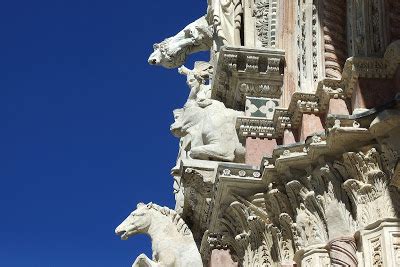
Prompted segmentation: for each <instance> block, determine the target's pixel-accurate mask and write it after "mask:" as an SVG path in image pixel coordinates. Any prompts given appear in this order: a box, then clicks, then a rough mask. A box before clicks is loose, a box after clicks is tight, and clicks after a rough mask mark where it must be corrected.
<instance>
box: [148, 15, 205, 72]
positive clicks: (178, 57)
mask: <svg viewBox="0 0 400 267" xmlns="http://www.w3.org/2000/svg"><path fill="white" fill-rule="evenodd" d="M211 29H212V27H211V26H210V25H209V24H208V22H207V20H206V18H205V17H201V18H200V19H198V20H196V21H194V22H192V23H190V24H189V25H187V26H186V27H185V28H184V29H183V30H181V31H180V32H178V33H177V34H176V35H175V36H173V37H170V38H167V39H165V40H164V41H162V42H161V43H157V44H154V46H153V49H154V52H153V53H152V54H151V55H150V57H149V59H148V62H149V64H151V65H161V66H163V67H165V68H169V69H170V68H177V67H179V66H181V65H183V64H184V63H185V60H186V57H187V56H188V55H189V54H192V53H195V52H198V51H205V50H209V49H210V48H211V46H212V30H211Z"/></svg>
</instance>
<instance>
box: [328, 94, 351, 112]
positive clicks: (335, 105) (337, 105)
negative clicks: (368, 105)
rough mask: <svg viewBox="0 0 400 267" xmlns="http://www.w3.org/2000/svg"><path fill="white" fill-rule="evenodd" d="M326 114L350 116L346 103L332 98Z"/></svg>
mask: <svg viewBox="0 0 400 267" xmlns="http://www.w3.org/2000/svg"><path fill="white" fill-rule="evenodd" d="M328 114H335V115H350V113H349V109H348V108H347V105H346V102H345V101H344V100H343V99H334V98H331V99H330V100H329V109H328Z"/></svg>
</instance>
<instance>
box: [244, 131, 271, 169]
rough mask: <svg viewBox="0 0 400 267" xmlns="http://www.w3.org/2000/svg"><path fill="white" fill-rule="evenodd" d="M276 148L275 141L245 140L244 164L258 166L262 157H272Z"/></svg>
mask: <svg viewBox="0 0 400 267" xmlns="http://www.w3.org/2000/svg"><path fill="white" fill-rule="evenodd" d="M276 147H277V143H276V140H275V139H271V140H268V139H260V138H251V137H247V138H246V158H245V162H246V164H249V165H253V166H258V165H260V164H261V160H262V158H263V157H264V156H272V152H273V151H274V149H275V148H276Z"/></svg>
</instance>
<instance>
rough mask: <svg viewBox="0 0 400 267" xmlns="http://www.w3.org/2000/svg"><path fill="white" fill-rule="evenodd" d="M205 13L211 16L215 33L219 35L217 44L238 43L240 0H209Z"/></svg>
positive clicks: (240, 19)
mask: <svg viewBox="0 0 400 267" xmlns="http://www.w3.org/2000/svg"><path fill="white" fill-rule="evenodd" d="M207 13H208V15H209V16H210V17H212V20H213V25H214V30H215V34H216V36H218V37H219V38H218V39H219V41H220V43H219V44H217V45H228V44H229V45H240V43H241V41H240V28H241V24H242V14H243V7H242V1H241V0H210V1H209V10H208V12H207Z"/></svg>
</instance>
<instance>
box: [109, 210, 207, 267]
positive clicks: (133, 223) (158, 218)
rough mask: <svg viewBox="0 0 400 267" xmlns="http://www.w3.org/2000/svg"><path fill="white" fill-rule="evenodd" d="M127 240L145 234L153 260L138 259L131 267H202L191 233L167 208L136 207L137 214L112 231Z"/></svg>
mask: <svg viewBox="0 0 400 267" xmlns="http://www.w3.org/2000/svg"><path fill="white" fill-rule="evenodd" d="M115 233H116V234H117V235H119V236H121V239H123V240H126V239H128V238H129V237H131V236H133V235H135V234H148V235H149V236H150V237H151V240H152V248H153V259H149V258H148V257H147V256H146V255H145V254H141V255H139V256H138V257H137V258H136V260H135V262H134V263H133V265H132V267H145V266H146V267H147V266H151V267H167V266H168V267H174V266H177V267H178V266H191V267H201V266H203V264H202V260H201V256H200V253H199V251H198V249H197V246H196V243H195V241H194V239H193V235H192V232H191V231H190V229H189V227H188V226H187V225H186V223H185V222H184V220H183V219H182V218H181V217H180V216H179V215H178V214H177V213H176V212H175V211H174V210H171V209H169V208H167V207H160V206H158V205H156V204H153V203H149V204H143V203H139V204H138V205H137V208H136V210H134V211H133V212H131V213H130V214H129V216H128V217H127V218H126V219H125V220H124V221H123V222H122V223H121V224H120V225H119V226H118V227H117V228H116V229H115Z"/></svg>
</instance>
